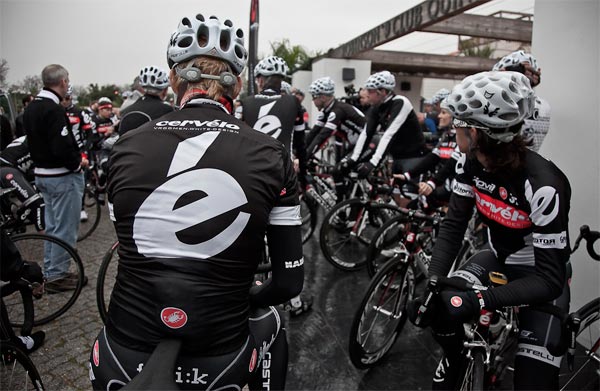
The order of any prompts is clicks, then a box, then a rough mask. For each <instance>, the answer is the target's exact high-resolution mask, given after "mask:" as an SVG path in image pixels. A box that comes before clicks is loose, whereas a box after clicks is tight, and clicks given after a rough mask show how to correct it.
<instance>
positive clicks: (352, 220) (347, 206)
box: [319, 198, 399, 271]
mask: <svg viewBox="0 0 600 391" xmlns="http://www.w3.org/2000/svg"><path fill="white" fill-rule="evenodd" d="M398 213H399V209H398V208H396V207H394V206H392V205H387V204H380V203H376V202H366V201H363V200H361V199H359V198H352V199H349V200H346V201H343V202H340V203H339V204H337V205H336V206H334V207H333V208H332V209H331V210H330V211H329V212H328V213H327V215H325V218H324V219H323V223H322V225H321V231H320V234H319V239H320V245H321V250H322V252H323V255H324V256H325V259H327V261H329V262H330V263H331V264H332V265H333V266H335V267H336V268H338V269H341V270H347V271H354V270H358V269H360V268H361V267H364V266H365V265H366V262H367V260H366V253H367V249H368V247H369V244H370V243H371V239H372V238H373V235H374V234H375V232H376V231H377V229H379V228H380V227H381V226H382V225H383V224H384V223H385V222H386V221H387V220H389V219H390V218H392V217H394V216H395V215H396V214H398Z"/></svg>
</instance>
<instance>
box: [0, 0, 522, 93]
mask: <svg viewBox="0 0 600 391" xmlns="http://www.w3.org/2000/svg"><path fill="white" fill-rule="evenodd" d="M422 1H423V0H401V1H400V0H371V1H357V0H295V1H288V0H260V30H259V47H258V50H259V56H264V55H267V54H270V45H269V43H270V42H273V41H279V40H281V39H284V38H287V39H289V40H290V42H291V43H292V44H294V45H302V46H304V47H305V48H306V49H307V50H308V51H309V53H314V52H316V51H323V52H324V51H327V50H328V49H330V48H335V47H337V46H339V45H340V44H343V43H345V42H347V41H349V40H351V39H353V38H355V37H356V36H358V35H360V34H362V33H363V32H365V31H367V30H369V29H371V28H373V27H375V26H376V25H378V24H380V23H382V22H384V21H386V20H388V19H390V18H392V17H394V16H396V15H398V14H399V13H401V12H402V11H404V10H406V9H408V8H410V7H412V6H414V5H415V4H418V3H421V2H422ZM533 3H534V0H493V1H491V2H489V3H486V4H484V5H482V6H480V7H477V9H475V10H474V13H480V14H484V15H488V14H490V13H492V12H494V11H497V10H512V11H520V12H529V13H533ZM197 13H202V14H204V15H205V16H210V15H216V16H217V17H219V18H220V19H225V18H229V19H231V20H232V21H233V23H234V25H235V26H240V27H241V28H242V29H243V30H244V32H246V37H247V31H248V18H249V13H250V0H193V1H191V0H0V58H4V59H6V60H7V61H8V66H9V68H10V70H9V72H8V75H7V81H8V83H9V84H11V83H15V82H18V81H21V80H22V79H23V78H24V77H25V76H27V75H39V74H40V72H41V70H42V68H43V67H44V66H45V65H47V64H51V63H59V64H62V65H64V66H65V67H66V68H67V69H68V70H69V72H70V78H71V81H72V83H73V84H74V85H87V84H89V83H98V84H100V85H102V84H109V83H115V84H117V85H122V84H127V83H131V82H132V80H133V78H134V77H135V76H136V75H137V74H138V72H139V69H140V68H141V67H143V66H146V65H158V66H161V67H164V68H166V67H167V64H166V46H167V41H168V39H169V37H170V35H171V33H172V32H173V30H175V28H176V27H177V24H178V22H179V20H180V19H181V18H182V17H183V16H193V15H195V14H197ZM456 42H457V38H456V37H454V36H445V35H440V34H429V33H414V34H410V35H408V36H405V37H403V38H400V39H398V40H396V41H393V42H391V43H388V44H386V45H384V46H382V47H381V48H385V49H395V50H405V51H414V52H427V53H440V54H443V53H450V52H452V51H454V50H456Z"/></svg>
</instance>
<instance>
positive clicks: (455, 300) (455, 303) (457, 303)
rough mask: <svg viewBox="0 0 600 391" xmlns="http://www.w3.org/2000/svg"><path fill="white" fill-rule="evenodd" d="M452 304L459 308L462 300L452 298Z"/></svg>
mask: <svg viewBox="0 0 600 391" xmlns="http://www.w3.org/2000/svg"><path fill="white" fill-rule="evenodd" d="M450 304H452V306H453V307H456V308H458V307H460V306H461V305H462V299H461V298H460V297H458V296H452V298H451V299H450Z"/></svg>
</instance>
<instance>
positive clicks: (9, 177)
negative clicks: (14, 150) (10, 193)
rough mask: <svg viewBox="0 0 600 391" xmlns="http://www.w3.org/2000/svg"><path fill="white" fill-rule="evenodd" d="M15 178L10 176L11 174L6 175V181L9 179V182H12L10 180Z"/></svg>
mask: <svg viewBox="0 0 600 391" xmlns="http://www.w3.org/2000/svg"><path fill="white" fill-rule="evenodd" d="M13 178H14V177H13V174H10V173H8V174H6V179H7V180H9V181H10V180H11V179H13Z"/></svg>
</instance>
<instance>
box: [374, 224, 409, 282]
mask: <svg viewBox="0 0 600 391" xmlns="http://www.w3.org/2000/svg"><path fill="white" fill-rule="evenodd" d="M408 224H409V221H408V216H406V215H405V214H399V215H398V216H395V217H394V218H392V219H390V220H388V221H386V222H385V224H383V226H382V227H381V228H379V229H378V230H377V232H375V234H374V235H373V239H372V240H371V243H370V244H369V248H368V250H367V262H366V263H367V271H368V272H369V277H373V276H374V275H375V274H377V272H378V271H379V269H380V268H381V267H382V265H383V264H385V263H386V262H387V261H389V260H390V259H391V258H392V257H394V256H396V255H398V253H399V252H400V251H401V250H403V249H404V244H403V240H404V237H405V236H406V230H407V228H408V226H409V225H408Z"/></svg>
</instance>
